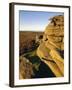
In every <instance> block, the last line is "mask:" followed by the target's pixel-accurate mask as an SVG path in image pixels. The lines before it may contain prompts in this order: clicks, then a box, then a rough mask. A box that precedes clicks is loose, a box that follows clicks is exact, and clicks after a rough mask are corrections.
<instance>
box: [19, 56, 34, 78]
mask: <svg viewBox="0 0 72 90" xmlns="http://www.w3.org/2000/svg"><path fill="white" fill-rule="evenodd" d="M33 74H34V73H33V65H32V63H31V62H30V61H29V60H28V59H27V58H25V57H22V56H20V59H19V79H26V78H27V79H28V78H31V77H32V75H33Z"/></svg>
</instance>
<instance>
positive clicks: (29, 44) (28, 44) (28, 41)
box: [19, 31, 43, 55]
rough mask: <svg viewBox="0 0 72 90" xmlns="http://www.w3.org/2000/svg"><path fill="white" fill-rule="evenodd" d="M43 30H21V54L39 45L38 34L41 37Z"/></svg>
mask: <svg viewBox="0 0 72 90" xmlns="http://www.w3.org/2000/svg"><path fill="white" fill-rule="evenodd" d="M42 35H43V32H30V31H19V45H20V46H19V52H20V55H21V54H23V53H24V52H26V51H28V50H31V49H33V47H34V46H35V47H36V45H37V43H36V36H37V37H40V36H42Z"/></svg>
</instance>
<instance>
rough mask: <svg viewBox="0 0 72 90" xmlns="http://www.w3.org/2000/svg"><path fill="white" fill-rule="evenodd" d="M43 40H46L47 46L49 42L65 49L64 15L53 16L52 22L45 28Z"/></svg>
mask: <svg viewBox="0 0 72 90" xmlns="http://www.w3.org/2000/svg"><path fill="white" fill-rule="evenodd" d="M44 33H45V34H44V38H43V40H44V41H45V40H46V39H48V41H46V43H45V44H46V46H48V42H50V43H52V44H53V45H54V47H55V48H58V49H60V50H64V16H55V17H53V18H51V22H50V23H49V24H48V26H47V27H46V29H45V32H44Z"/></svg>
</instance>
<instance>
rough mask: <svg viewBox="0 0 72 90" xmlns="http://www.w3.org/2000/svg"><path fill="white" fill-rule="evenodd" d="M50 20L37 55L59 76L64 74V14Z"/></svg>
mask: <svg viewBox="0 0 72 90" xmlns="http://www.w3.org/2000/svg"><path fill="white" fill-rule="evenodd" d="M50 21H51V22H50V23H49V24H48V25H47V27H46V28H45V31H44V35H43V40H42V42H41V43H40V45H39V47H38V49H37V55H38V56H39V57H40V58H41V60H42V61H43V62H44V63H46V64H47V65H48V66H49V67H50V69H51V70H52V72H53V73H54V74H55V75H56V76H57V77H61V76H64V16H63V15H59V16H54V17H52V18H51V19H50Z"/></svg>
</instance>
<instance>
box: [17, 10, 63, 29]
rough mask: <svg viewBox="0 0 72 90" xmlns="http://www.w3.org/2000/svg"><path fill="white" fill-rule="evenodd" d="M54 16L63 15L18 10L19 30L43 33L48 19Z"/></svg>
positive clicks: (59, 13)
mask: <svg viewBox="0 0 72 90" xmlns="http://www.w3.org/2000/svg"><path fill="white" fill-rule="evenodd" d="M56 15H63V13H61V12H42V11H24V10H20V11H19V17H20V18H19V20H20V30H22V31H23V30H24V31H33V30H35V31H44V29H45V27H46V26H47V25H48V22H49V19H50V18H51V17H53V16H56Z"/></svg>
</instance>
